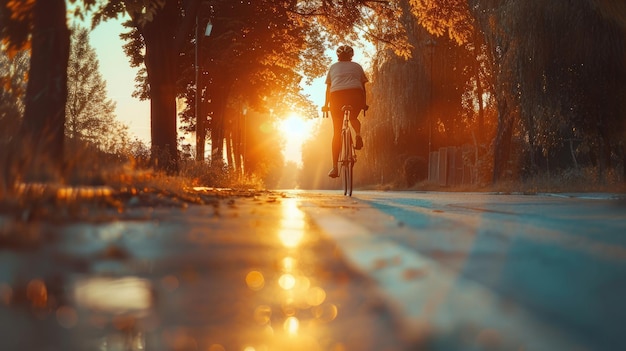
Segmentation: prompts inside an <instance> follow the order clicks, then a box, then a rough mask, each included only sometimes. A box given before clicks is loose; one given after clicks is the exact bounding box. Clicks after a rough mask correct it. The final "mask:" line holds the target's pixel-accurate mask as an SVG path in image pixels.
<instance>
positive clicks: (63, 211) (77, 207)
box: [0, 147, 263, 221]
mask: <svg viewBox="0 0 626 351" xmlns="http://www.w3.org/2000/svg"><path fill="white" fill-rule="evenodd" d="M9 151H10V150H8V148H5V149H3V150H2V151H0V162H2V165H3V166H5V167H4V168H3V172H2V173H1V174H0V185H2V186H1V187H0V213H4V214H5V215H9V216H12V217H13V218H16V219H19V220H22V221H32V220H37V219H46V220H55V221H65V220H76V219H80V220H106V219H107V218H110V217H111V216H119V215H120V214H121V213H124V212H125V210H126V209H128V208H133V207H161V206H167V207H179V208H185V207H186V206H188V205H189V204H214V203H215V202H216V201H218V200H219V199H220V198H224V197H229V196H249V195H250V194H253V193H254V192H259V191H261V190H262V187H263V186H262V183H261V182H258V181H256V180H255V179H246V178H244V177H235V176H234V175H233V172H231V171H229V170H228V169H222V168H220V169H215V168H212V167H210V166H208V165H207V164H206V163H201V162H195V161H181V163H180V173H179V174H180V175H178V176H170V175H166V174H164V173H161V172H157V171H155V170H153V169H151V168H149V167H148V161H147V159H146V158H145V157H135V156H133V155H120V154H115V155H112V154H107V153H104V152H101V151H99V150H96V149H93V148H88V147H86V148H85V147H82V148H81V147H78V148H73V149H71V150H68V153H67V155H66V159H67V161H66V162H65V165H64V166H63V167H61V168H60V170H58V171H57V172H56V173H57V174H58V176H57V177H55V178H54V179H50V178H48V179H46V180H44V181H37V182H35V181H24V180H23V179H24V177H22V175H21V174H20V173H19V171H18V169H19V168H17V167H12V166H11V165H10V163H9V161H10V157H9V156H10V153H9ZM7 170H8V171H7ZM199 187H201V188H202V190H200V191H199V190H198V189H199Z"/></svg>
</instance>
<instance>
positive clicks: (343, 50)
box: [337, 45, 354, 58]
mask: <svg viewBox="0 0 626 351" xmlns="http://www.w3.org/2000/svg"><path fill="white" fill-rule="evenodd" d="M337 56H339V57H342V56H348V57H350V58H352V56H354V50H353V49H352V47H351V46H349V45H341V46H340V47H338V48H337Z"/></svg>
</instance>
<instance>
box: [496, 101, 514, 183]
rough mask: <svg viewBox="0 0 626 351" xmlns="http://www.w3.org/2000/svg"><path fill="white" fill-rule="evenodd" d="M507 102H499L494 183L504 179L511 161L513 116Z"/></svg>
mask: <svg viewBox="0 0 626 351" xmlns="http://www.w3.org/2000/svg"><path fill="white" fill-rule="evenodd" d="M506 106H507V104H506V102H504V101H502V102H500V103H498V132H497V135H496V140H495V142H494V150H493V157H494V160H493V183H494V184H495V183H497V182H498V181H500V180H502V178H503V177H504V176H505V174H506V170H507V168H508V167H509V162H510V161H511V138H512V136H513V117H512V116H511V114H510V111H508V110H507V108H506Z"/></svg>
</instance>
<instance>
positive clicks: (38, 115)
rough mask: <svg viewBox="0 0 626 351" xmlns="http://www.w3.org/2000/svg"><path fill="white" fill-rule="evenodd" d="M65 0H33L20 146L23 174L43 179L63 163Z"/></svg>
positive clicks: (66, 45) (66, 51)
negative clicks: (29, 52) (30, 40)
mask: <svg viewBox="0 0 626 351" xmlns="http://www.w3.org/2000/svg"><path fill="white" fill-rule="evenodd" d="M65 16H66V8H65V0H46V1H37V2H35V5H34V8H33V33H32V54H31V60H30V71H29V73H28V77H29V81H28V87H27V90H26V98H25V103H26V108H25V111H24V120H23V122H22V128H21V140H22V142H23V143H24V144H23V145H24V146H25V147H22V148H20V149H21V151H22V152H24V153H23V154H22V157H23V161H25V160H28V161H25V166H26V167H27V168H26V169H25V170H24V171H25V172H26V174H25V176H26V177H27V178H31V179H32V180H38V181H44V180H49V177H51V176H54V175H55V174H57V175H58V172H59V171H60V170H61V168H62V163H63V140H64V128H65V126H64V125H65V103H66V101H67V65H68V61H69V54H70V32H69V29H68V28H67V21H66V17H65Z"/></svg>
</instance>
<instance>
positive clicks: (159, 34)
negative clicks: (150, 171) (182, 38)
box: [141, 1, 178, 173]
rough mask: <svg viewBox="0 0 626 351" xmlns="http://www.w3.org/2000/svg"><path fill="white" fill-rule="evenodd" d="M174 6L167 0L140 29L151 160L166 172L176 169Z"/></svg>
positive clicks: (175, 12)
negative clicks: (148, 90)
mask: <svg viewBox="0 0 626 351" xmlns="http://www.w3.org/2000/svg"><path fill="white" fill-rule="evenodd" d="M177 14H178V8H177V4H176V1H167V2H166V5H165V7H164V8H163V9H162V10H160V11H158V12H157V14H156V15H155V16H154V19H153V20H152V21H150V22H148V23H146V25H145V26H144V27H143V28H142V30H141V32H142V34H143V37H144V40H145V44H146V55H145V65H146V71H147V73H148V84H149V85H150V116H151V118H150V136H151V138H152V150H151V151H152V163H153V165H154V166H155V167H156V168H157V169H160V170H165V171H166V172H168V173H176V172H178V148H177V140H176V136H177V134H176V67H177V53H178V50H177V46H176V38H175V36H174V34H175V33H176V30H177V28H178V27H177V18H178V17H177Z"/></svg>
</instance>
